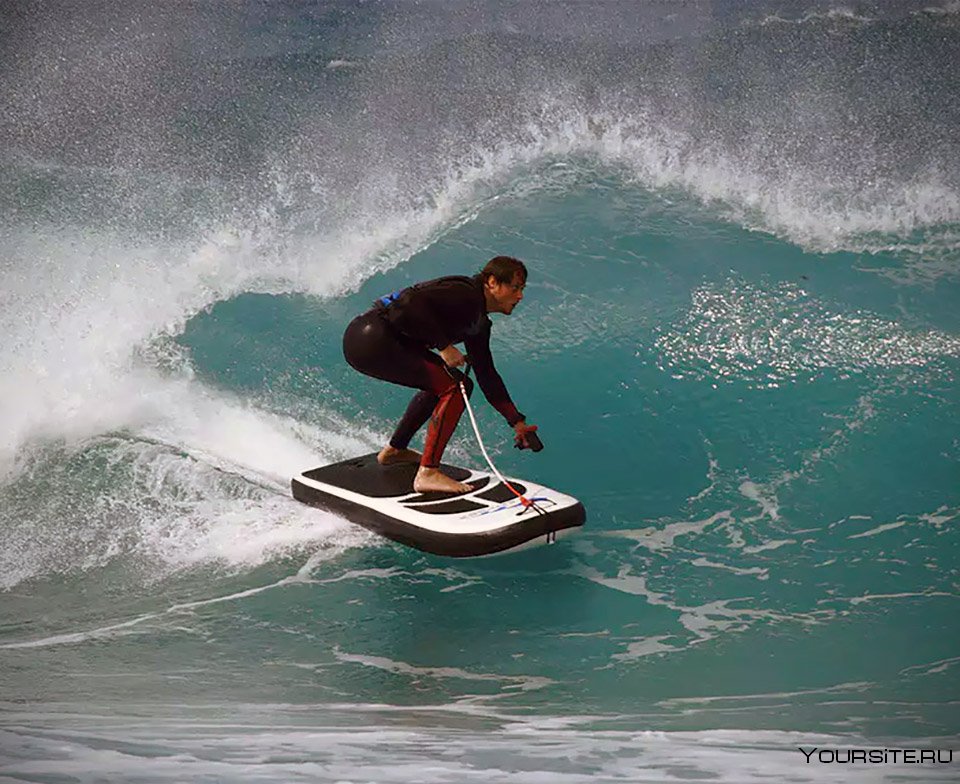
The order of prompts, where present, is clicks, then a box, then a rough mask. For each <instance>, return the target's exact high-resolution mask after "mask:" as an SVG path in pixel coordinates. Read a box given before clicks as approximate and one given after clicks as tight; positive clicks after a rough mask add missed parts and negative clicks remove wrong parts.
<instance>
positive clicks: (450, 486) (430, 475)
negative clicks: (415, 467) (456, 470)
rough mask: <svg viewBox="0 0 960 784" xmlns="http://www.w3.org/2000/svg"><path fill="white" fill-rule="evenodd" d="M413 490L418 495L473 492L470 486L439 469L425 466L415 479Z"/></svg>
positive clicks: (421, 467)
mask: <svg viewBox="0 0 960 784" xmlns="http://www.w3.org/2000/svg"><path fill="white" fill-rule="evenodd" d="M413 489H414V490H416V491H417V492H418V493H429V492H436V493H469V492H470V491H471V490H473V488H472V487H471V486H470V485H465V484H464V483H463V482H458V481H457V480H456V479H451V478H450V477H449V476H447V475H446V474H444V473H441V472H440V469H439V468H426V467H425V466H420V470H419V471H417V475H416V476H415V477H414V478H413Z"/></svg>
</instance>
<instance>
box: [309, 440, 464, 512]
mask: <svg viewBox="0 0 960 784" xmlns="http://www.w3.org/2000/svg"><path fill="white" fill-rule="evenodd" d="M417 468H419V466H418V465H417V464H416V463H394V464H393V465H388V466H382V465H380V464H379V463H378V462H377V453H376V452H371V453H370V454H369V455H362V456H361V457H352V458H350V459H349V460H342V461H341V462H339V463H333V464H332V465H328V466H322V467H320V468H314V469H313V470H312V471H307V472H306V473H304V476H305V477H307V478H308V479H315V480H316V481H318V482H325V483H326V484H328V485H335V486H336V487H342V488H343V489H344V490H349V491H350V492H351V493H360V494H361V495H365V496H368V497H370V498H396V497H398V496H403V495H410V493H412V492H413V477H414V476H415V475H416V473H417ZM440 470H441V471H443V473H445V474H446V475H447V476H449V477H451V478H452V479H456V480H457V481H458V482H462V481H463V480H464V479H466V478H467V477H468V476H470V472H469V471H467V470H466V469H464V468H458V467H457V466H452V465H446V464H444V463H441V464H440ZM457 495H459V493H420V494H419V495H418V496H416V498H411V499H410V500H411V501H414V502H417V503H423V502H425V501H437V500H440V499H443V498H455V497H456V496H457Z"/></svg>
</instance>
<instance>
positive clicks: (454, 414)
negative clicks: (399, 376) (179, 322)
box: [420, 362, 465, 468]
mask: <svg viewBox="0 0 960 784" xmlns="http://www.w3.org/2000/svg"><path fill="white" fill-rule="evenodd" d="M424 365H426V366H427V368H428V370H427V372H428V373H429V375H430V381H431V387H432V391H433V392H434V394H436V395H437V397H438V398H439V400H438V401H437V405H436V406H434V409H433V413H432V414H431V415H430V421H429V423H428V424H427V436H426V439H425V440H424V444H423V456H422V457H421V458H420V465H421V466H424V467H425V468H437V467H438V466H439V465H440V458H441V457H443V450H444V449H445V448H446V446H447V442H448V441H449V440H450V437H451V436H452V435H453V431H454V430H456V429H457V423H458V422H459V421H460V417H461V415H462V414H463V410H464V408H465V405H464V402H463V395H462V394H461V393H460V386H459V384H457V382H456V381H455V380H454V379H453V378H452V377H451V376H450V374H449V373H447V371H446V370H444V369H443V368H442V367H439V366H437V365H435V364H433V363H431V362H425V363H424Z"/></svg>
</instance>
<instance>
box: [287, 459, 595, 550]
mask: <svg viewBox="0 0 960 784" xmlns="http://www.w3.org/2000/svg"><path fill="white" fill-rule="evenodd" d="M440 468H441V470H442V471H443V472H444V473H445V474H447V475H448V476H451V477H453V478H454V479H456V480H457V481H458V482H465V483H467V484H469V485H470V486H471V487H472V488H473V489H472V490H471V491H470V492H469V493H456V494H455V493H437V492H431V493H417V492H415V491H414V490H413V477H414V474H416V472H417V466H416V465H415V464H413V463H397V464H394V465H388V466H382V465H380V464H379V463H377V455H376V453H372V454H369V455H363V456H361V457H355V458H351V459H350V460H343V461H341V462H339V463H333V464H331V465H327V466H321V467H320V468H314V469H311V470H309V471H304V472H303V473H302V474H298V475H297V476H295V477H293V479H292V480H291V486H292V489H293V497H294V498H296V499H297V500H298V501H302V502H303V503H306V504H310V505H311V506H316V507H319V508H321V509H326V510H328V511H331V512H335V513H336V514H339V515H341V516H343V517H345V518H346V519H347V520H350V521H351V522H354V523H357V524H358V525H362V526H363V527H364V528H368V529H370V530H371V531H374V532H375V533H378V534H380V535H382V536H386V537H388V538H389V539H393V540H394V541H396V542H400V543H401V544H405V545H408V546H410V547H415V548H416V549H418V550H422V551H424V552H427V553H433V554H435V555H447V556H452V557H455V558H466V557H472V556H481V555H493V554H495V553H504V552H507V551H514V550H519V549H523V548H526V547H532V546H536V545H541V544H551V543H552V542H555V541H556V540H557V539H559V538H561V537H566V536H568V535H570V534H571V533H574V532H576V531H577V530H578V529H579V528H580V527H581V526H582V525H583V523H584V520H585V519H586V512H585V510H584V508H583V504H581V503H580V502H579V501H578V500H577V499H576V498H573V497H572V496H569V495H565V494H564V493H560V492H557V491H556V490H551V489H550V488H549V487H544V486H542V485H539V484H536V483H535V482H527V481H523V480H518V479H511V478H509V477H508V478H507V481H508V482H509V483H510V484H511V485H512V486H513V487H514V488H515V489H516V490H517V492H519V493H521V494H522V495H523V496H524V497H525V498H526V499H527V500H528V501H530V502H532V503H530V504H524V502H523V501H522V500H521V499H520V498H518V497H517V496H516V495H514V493H513V492H511V491H510V489H509V488H507V487H506V486H505V485H504V484H503V483H502V482H501V481H500V480H499V479H497V477H496V476H495V475H494V474H489V473H485V472H483V471H474V470H471V469H469V468H460V467H459V466H452V465H446V464H443V465H441V466H440Z"/></svg>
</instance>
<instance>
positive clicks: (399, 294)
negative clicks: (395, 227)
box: [343, 256, 537, 493]
mask: <svg viewBox="0 0 960 784" xmlns="http://www.w3.org/2000/svg"><path fill="white" fill-rule="evenodd" d="M526 283H527V268H526V266H525V265H524V263H523V262H522V261H520V260H519V259H515V258H513V257H511V256H495V257H494V258H492V259H490V261H488V262H487V264H486V266H484V268H483V269H482V270H481V271H480V272H479V273H478V274H477V275H474V276H473V277H467V276H460V275H456V276H449V277H443V278H437V279H435V280H429V281H426V282H424V283H418V284H416V285H414V286H410V287H409V288H405V289H401V290H399V291H395V292H393V293H392V294H389V295H387V296H384V297H381V298H380V299H378V300H377V301H376V302H375V303H374V307H373V308H371V309H370V310H368V311H367V312H366V313H363V314H361V315H359V316H357V317H356V318H355V319H354V320H353V321H351V322H350V324H349V326H347V329H346V331H345V332H344V334H343V355H344V357H345V358H346V360H347V362H348V363H350V366H351V367H353V368H354V369H356V370H359V371H360V372H361V373H363V374H365V375H368V376H372V377H373V378H378V379H381V380H383V381H390V382H392V383H394V384H401V385H402V386H406V387H413V388H414V389H418V390H420V391H419V392H417V393H416V394H415V395H414V396H413V399H412V400H411V401H410V404H409V405H408V406H407V410H406V412H405V413H404V415H403V417H402V418H401V420H400V423H399V424H398V425H397V428H396V430H395V431H394V433H393V436H392V437H391V438H390V441H389V443H388V444H387V445H386V446H385V447H383V449H381V450H380V453H379V454H378V455H377V461H378V462H379V463H380V464H381V465H391V464H393V463H419V464H420V468H419V469H418V470H417V473H416V476H415V477H414V480H413V489H414V490H415V491H417V492H418V493H422V492H428V491H441V492H448V493H466V492H469V491H470V489H471V488H470V485H467V484H464V483H463V482H458V481H456V480H455V479H453V478H451V477H449V476H447V475H446V474H444V473H443V472H442V471H440V458H441V457H442V456H443V450H444V448H445V447H446V445H447V442H448V441H449V440H450V436H452V435H453V431H454V430H455V429H456V427H457V423H458V422H459V421H460V415H461V414H462V413H463V410H464V407H465V404H464V401H463V397H462V395H461V394H460V388H459V382H460V381H463V383H464V386H465V388H466V390H467V394H468V395H469V394H470V392H471V390H472V389H473V382H472V381H471V380H470V379H469V378H466V377H465V376H464V375H463V373H461V372H460V371H458V370H456V368H459V367H462V366H463V365H464V364H465V363H466V361H467V357H469V360H470V365H471V366H472V367H473V369H474V372H475V373H476V376H477V381H478V382H479V383H480V389H481V390H483V394H484V396H485V397H486V398H487V400H488V401H489V402H490V404H491V405H492V406H493V407H494V408H496V409H497V411H499V412H500V413H501V414H502V415H503V417H504V418H505V419H506V420H507V424H509V425H510V426H511V427H512V428H513V430H514V441H515V442H516V444H517V446H521V447H526V446H529V443H528V441H527V436H528V434H531V433H533V432H534V431H536V429H537V426H536V425H528V424H527V423H526V418H525V417H524V415H523V414H521V413H520V412H519V411H517V407H516V406H515V405H514V404H513V401H512V400H511V399H510V395H509V394H508V393H507V388H506V387H505V386H504V383H503V379H501V378H500V374H499V373H497V370H496V368H495V367H494V365H493V355H492V354H491V353H490V328H491V326H492V325H491V322H490V317H489V316H488V315H487V314H488V313H503V314H505V315H508V316H509V315H510V314H511V313H513V309H514V308H515V307H516V306H517V304H518V303H519V302H520V301H521V300H522V299H523V289H524V286H526ZM456 343H463V344H464V347H465V348H466V352H467V357H465V356H464V355H463V354H462V353H461V352H460V350H459V349H458V348H457V347H456V345H455V344H456ZM434 350H436V352H438V353H439V355H438V353H435V351H434ZM427 420H429V424H428V425H427V436H426V440H425V442H424V448H423V454H422V455H421V454H419V453H418V452H415V451H414V450H412V449H410V448H409V444H410V440H411V439H412V438H413V436H414V434H415V433H416V432H417V431H418V430H419V429H420V428H421V427H422V426H423V424H424V423H425V422H427Z"/></svg>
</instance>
